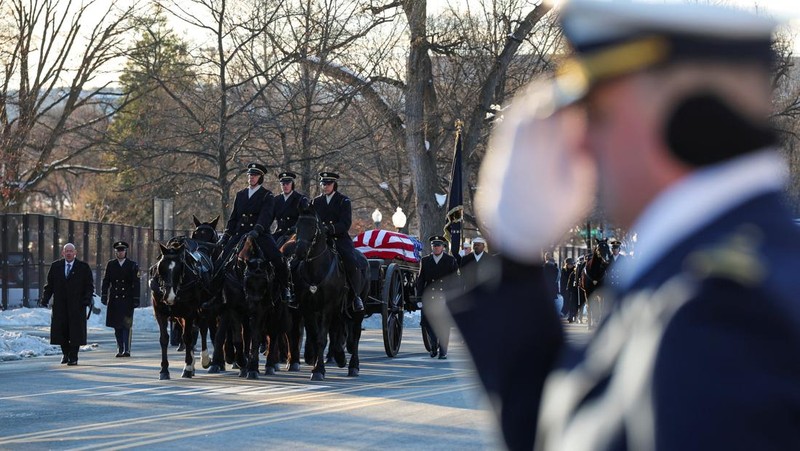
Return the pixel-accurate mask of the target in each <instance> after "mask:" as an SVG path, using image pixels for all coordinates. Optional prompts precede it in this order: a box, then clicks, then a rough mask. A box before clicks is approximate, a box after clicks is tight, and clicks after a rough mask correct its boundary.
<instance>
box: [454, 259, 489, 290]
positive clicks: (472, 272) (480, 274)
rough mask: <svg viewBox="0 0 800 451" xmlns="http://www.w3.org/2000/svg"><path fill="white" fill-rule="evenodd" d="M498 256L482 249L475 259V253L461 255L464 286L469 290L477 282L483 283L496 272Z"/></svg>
mask: <svg viewBox="0 0 800 451" xmlns="http://www.w3.org/2000/svg"><path fill="white" fill-rule="evenodd" d="M497 260H498V258H497V257H495V256H494V255H492V254H490V253H488V252H486V251H484V252H483V255H481V259H480V260H476V259H475V253H474V252H470V253H469V254H467V255H465V256H463V257H461V265H460V266H461V274H463V276H464V277H462V278H461V279H462V280H463V281H464V287H465V288H466V289H467V290H469V289H471V288H472V287H474V286H475V285H477V284H480V283H484V282H486V281H487V280H489V279H491V278H492V277H494V275H495V274H496V273H497V264H498V261H497Z"/></svg>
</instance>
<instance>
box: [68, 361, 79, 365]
mask: <svg viewBox="0 0 800 451" xmlns="http://www.w3.org/2000/svg"><path fill="white" fill-rule="evenodd" d="M77 364H78V361H77V360H70V361H69V362H67V366H75V365H77Z"/></svg>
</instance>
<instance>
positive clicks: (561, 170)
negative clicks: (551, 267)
mask: <svg viewBox="0 0 800 451" xmlns="http://www.w3.org/2000/svg"><path fill="white" fill-rule="evenodd" d="M558 100H559V99H558V91H557V90H556V87H555V85H554V84H553V83H552V82H549V81H548V82H536V83H532V84H531V85H529V86H528V88H527V89H526V90H525V92H523V93H522V94H521V95H518V96H517V97H516V98H515V99H514V101H513V105H512V108H511V109H510V111H509V113H508V114H506V115H505V118H504V119H503V122H502V123H500V124H498V125H497V128H496V129H495V130H494V133H493V135H492V138H491V140H490V143H489V150H488V151H487V154H486V157H485V159H484V161H483V165H482V167H481V171H480V177H479V182H478V186H480V187H481V189H480V190H479V192H478V193H477V197H476V208H477V215H478V219H479V221H480V225H481V227H482V228H485V232H486V235H487V236H489V238H490V243H491V245H492V248H493V249H494V250H495V251H499V252H500V253H501V254H502V255H505V256H507V257H509V258H511V259H513V260H517V261H520V262H527V263H539V262H541V252H542V249H543V248H546V247H549V246H552V245H554V244H557V243H558V242H559V240H560V239H561V238H562V237H563V236H564V235H565V234H566V233H567V232H568V231H569V229H570V228H571V227H573V226H575V225H576V224H578V223H579V222H581V220H582V219H583V218H584V217H585V216H586V215H587V214H588V212H589V210H590V208H591V207H592V204H593V201H594V196H595V189H596V184H597V182H596V177H597V176H596V173H595V165H594V162H593V161H592V160H591V158H590V156H589V155H588V154H587V152H586V151H585V150H584V149H583V148H582V146H583V145H584V143H583V140H584V133H585V116H584V112H583V110H582V107H580V106H569V107H563V108H559V106H558Z"/></svg>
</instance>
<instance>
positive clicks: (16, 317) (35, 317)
mask: <svg viewBox="0 0 800 451" xmlns="http://www.w3.org/2000/svg"><path fill="white" fill-rule="evenodd" d="M95 306H97V307H99V308H100V313H99V314H95V313H93V314H92V316H91V317H90V318H89V321H88V323H87V327H88V335H89V340H88V342H89V343H90V344H87V345H86V346H81V351H91V350H93V349H95V348H97V344H96V343H91V341H92V332H99V331H110V330H111V328H108V327H106V325H105V324H106V306H104V305H102V304H101V303H100V298H99V297H98V296H95ZM50 315H51V310H50V309H46V308H19V309H14V310H6V311H3V312H0V361H5V360H19V359H23V358H27V357H37V356H42V355H54V354H61V347H60V346H57V345H51V344H50V340H49V338H41V336H49V332H50ZM419 322H420V312H418V311H417V312H406V314H405V317H404V319H403V327H405V328H419V327H420V326H419ZM363 326H364V329H366V330H380V329H381V327H382V326H381V315H380V314H373V315H372V316H371V317H369V318H367V319H365V320H364V323H363ZM133 328H134V330H135V331H136V332H158V323H157V322H156V320H155V317H154V316H153V308H152V307H140V308H137V309H135V311H134V316H133ZM9 329H13V330H9ZM25 330H31V331H36V332H38V334H36V335H31V334H28V333H26V332H25ZM37 335H39V336H37Z"/></svg>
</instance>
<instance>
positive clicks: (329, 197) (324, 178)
mask: <svg viewBox="0 0 800 451" xmlns="http://www.w3.org/2000/svg"><path fill="white" fill-rule="evenodd" d="M337 180H339V174H336V173H334V172H320V173H319V185H320V188H322V194H320V195H319V196H317V197H315V198H314V200H312V201H311V206H312V207H313V208H314V211H315V212H316V213H317V217H319V220H320V222H321V224H322V228H323V229H324V231H325V234H326V235H327V236H328V238H330V239H331V240H333V243H334V245H335V246H336V251H337V252H338V253H339V256H340V257H341V258H342V263H343V265H344V270H345V274H346V275H347V282H348V284H349V285H350V291H351V296H352V299H353V303H352V306H353V311H354V312H361V311H363V310H364V301H363V300H362V299H361V297H360V296H359V295H358V293H357V290H356V289H355V287H360V286H361V273H360V271H359V267H358V262H357V260H356V255H355V252H356V248H355V246H353V239H352V238H351V237H350V233H349V232H350V225H351V224H352V222H353V216H352V214H353V213H352V207H351V205H350V198H349V197H347V196H345V195H344V194H342V193H340V192H339V191H338V189H339V182H338V181H337Z"/></svg>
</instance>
